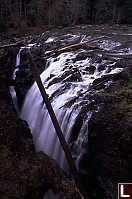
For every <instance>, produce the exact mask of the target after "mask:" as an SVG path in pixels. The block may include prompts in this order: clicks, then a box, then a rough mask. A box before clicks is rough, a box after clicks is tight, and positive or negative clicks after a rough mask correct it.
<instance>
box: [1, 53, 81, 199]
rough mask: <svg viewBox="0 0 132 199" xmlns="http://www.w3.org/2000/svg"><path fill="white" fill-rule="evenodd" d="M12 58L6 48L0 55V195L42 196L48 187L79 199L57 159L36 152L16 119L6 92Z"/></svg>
mask: <svg viewBox="0 0 132 199" xmlns="http://www.w3.org/2000/svg"><path fill="white" fill-rule="evenodd" d="M7 55H8V56H9V57H8V61H9V62H8V61H7ZM11 55H12V54H11ZM15 55H16V54H15ZM15 57H16V56H15ZM12 58H13V57H12V56H11V57H10V54H8V51H5V52H4V53H3V55H1V57H0V69H1V70H0V71H1V72H0V160H1V161H0V198H2V199H9V198H10V199H17V198H23V199H24V198H25V199H26V198H29V199H34V198H43V196H44V194H45V192H46V191H47V190H48V189H49V188H50V189H52V190H53V191H54V193H57V194H58V198H60V199H72V198H75V199H81V197H80V194H79V192H78V190H77V188H76V186H75V184H74V183H73V181H72V180H71V179H70V178H68V177H67V176H66V174H65V173H64V171H63V170H62V169H60V168H59V166H58V165H57V164H56V162H55V161H54V160H52V159H50V158H49V157H48V156H47V155H46V154H44V153H42V152H40V153H36V152H35V150H34V144H33V140H32V135H31V132H30V129H29V127H28V125H27V123H26V122H25V121H23V120H21V119H20V118H18V115H17V113H16V110H15V108H14V105H13V102H12V98H11V95H10V92H9V86H10V84H9V80H10V79H12V73H13V69H14V64H15V60H14V59H13V62H11V63H12V65H11V66H12V67H9V66H10V65H8V64H11V63H10V61H11V60H10V59H12ZM2 71H3V73H2Z"/></svg>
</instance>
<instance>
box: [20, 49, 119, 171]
mask: <svg viewBox="0 0 132 199" xmlns="http://www.w3.org/2000/svg"><path fill="white" fill-rule="evenodd" d="M75 57H76V54H75V53H71V52H69V53H62V54H61V55H59V56H58V57H57V59H55V58H51V59H49V60H48V65H49V67H48V68H47V69H46V70H45V71H44V72H43V73H42V74H41V79H42V82H43V84H44V86H45V88H46V92H47V94H48V96H49V97H50V96H52V94H53V93H54V92H55V91H57V90H58V91H59V90H60V91H61V87H62V85H65V84H66V83H65V82H66V79H67V78H68V76H66V77H65V79H63V80H62V81H59V82H56V83H54V84H52V85H50V83H51V82H52V81H53V79H56V78H58V79H59V76H60V75H61V74H63V73H64V72H66V71H67V70H69V68H68V67H65V65H66V63H67V60H71V62H70V64H71V65H72V64H73V62H72V59H73V58H75ZM89 61H90V60H89V59H88V58H87V59H86V60H82V61H78V62H76V66H75V67H78V66H79V65H81V69H80V74H81V77H82V82H70V88H68V89H65V91H64V92H63V93H62V94H60V95H58V96H57V97H55V98H54V100H53V101H52V107H53V109H54V112H55V114H56V116H57V119H58V121H59V124H60V126H61V129H62V132H63V134H64V136H65V139H66V141H68V139H69V137H70V131H71V129H72V126H73V124H74V122H75V119H76V117H77V115H78V114H79V111H80V106H78V108H75V107H76V106H77V105H79V102H80V101H77V102H76V103H74V105H73V106H72V107H71V108H64V107H62V106H63V105H64V104H65V103H66V102H68V101H69V100H70V99H71V98H72V97H75V96H77V95H78V93H79V91H80V90H81V91H85V90H87V89H88V87H89V85H90V84H91V83H92V82H93V81H94V80H95V79H96V78H99V77H101V76H102V75H105V74H108V73H107V70H108V68H106V69H105V70H104V71H102V72H100V73H99V72H98V64H96V71H95V72H94V74H92V75H86V74H85V75H83V72H82V71H83V70H82V67H83V69H85V67H87V66H88V65H89ZM67 68H68V69H67ZM78 69H79V67H78ZM119 71H120V69H116V70H113V71H111V72H110V73H116V72H119ZM69 77H70V75H69ZM49 85H50V86H49ZM60 107H62V108H60ZM90 116H91V112H89V113H88V117H89V118H90ZM21 118H22V119H25V120H26V121H27V122H28V124H29V126H30V128H31V132H32V134H33V139H34V144H35V147H36V151H44V152H45V153H47V154H48V155H49V156H51V157H52V158H53V159H56V160H57V162H58V163H59V165H60V166H61V167H62V168H65V169H66V164H65V161H66V160H65V155H64V153H63V151H62V147H61V145H60V143H59V141H58V138H57V136H56V132H55V129H54V127H53V124H52V122H51V119H50V117H49V114H48V112H47V109H46V107H45V105H43V100H42V97H41V95H40V92H39V90H38V87H37V85H36V83H34V84H33V86H32V87H31V89H30V90H29V92H28V93H27V96H26V99H25V102H24V105H23V108H22V112H21ZM84 125H86V124H85V123H84ZM85 129H86V128H85ZM83 134H84V132H83V127H82V129H81V132H80V135H79V136H78V139H77V141H76V143H75V144H76V145H78V148H79V153H80V154H78V157H79V156H80V155H81V144H82V142H83ZM86 134H88V132H85V135H86ZM79 145H80V146H79ZM77 162H78V158H77ZM77 164H78V163H77Z"/></svg>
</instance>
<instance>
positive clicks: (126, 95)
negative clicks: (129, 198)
mask: <svg viewBox="0 0 132 199" xmlns="http://www.w3.org/2000/svg"><path fill="white" fill-rule="evenodd" d="M130 73H131V72H130ZM129 85H131V79H129V80H117V81H116V83H115V85H114V86H112V87H111V88H110V89H111V91H110V89H109V91H108V92H102V93H98V94H97V96H98V97H99V98H98V99H97V98H96V99H97V102H98V103H103V105H101V106H100V109H99V111H98V112H96V113H94V114H93V115H92V117H91V119H90V121H89V144H88V152H89V154H90V155H89V161H90V162H91V164H92V165H93V167H94V169H95V171H96V174H97V176H98V178H99V179H100V183H101V185H102V187H103V189H104V191H105V193H106V198H108V199H110V198H112V197H113V198H117V188H116V187H117V183H119V182H126V181H127V182H131V179H132V172H131V167H132V165H131V162H132V148H131V147H130V146H131V145H132V134H131V131H132V125H131V122H130V121H131V118H132V115H131V112H132V106H131V102H130V101H131V99H132V89H131V88H130V86H129Z"/></svg>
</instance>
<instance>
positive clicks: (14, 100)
mask: <svg viewBox="0 0 132 199" xmlns="http://www.w3.org/2000/svg"><path fill="white" fill-rule="evenodd" d="M21 51H22V49H21V48H20V49H19V52H18V54H17V56H16V66H19V65H20V55H21ZM18 70H19V69H18V68H16V69H15V70H14V72H13V77H12V78H13V79H14V80H15V78H16V72H17V71H18ZM10 93H11V96H12V100H13V103H14V106H15V109H16V111H17V113H19V108H18V105H17V97H16V91H15V89H14V86H10Z"/></svg>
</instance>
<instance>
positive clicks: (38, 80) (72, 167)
mask: <svg viewBox="0 0 132 199" xmlns="http://www.w3.org/2000/svg"><path fill="white" fill-rule="evenodd" d="M28 59H29V61H30V63H31V69H32V73H33V76H34V79H35V81H36V83H37V85H38V88H39V90H40V93H41V95H42V98H43V100H44V102H45V104H46V107H47V109H48V112H49V115H50V117H51V120H52V122H53V125H54V128H55V130H56V133H57V136H58V138H59V141H60V143H61V146H62V148H63V150H64V152H65V155H66V159H67V161H68V164H69V167H70V170H71V173H72V174H73V176H74V179H75V181H76V184H77V185H78V187H79V188H80V191H81V193H82V194H83V196H84V197H85V199H86V198H87V196H86V193H85V191H84V189H83V187H82V185H81V184H80V182H79V177H78V174H77V170H76V167H75V164H74V161H73V158H72V156H71V153H70V150H69V147H68V144H67V143H66V141H65V138H64V135H63V133H62V131H61V128H60V126H59V123H58V121H57V118H56V115H55V113H54V111H53V108H52V106H51V103H50V101H49V99H48V95H47V94H46V91H45V89H44V86H43V84H42V81H41V78H40V75H39V74H38V72H37V69H36V66H35V64H34V62H33V59H32V55H31V53H30V52H29V53H28Z"/></svg>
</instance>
